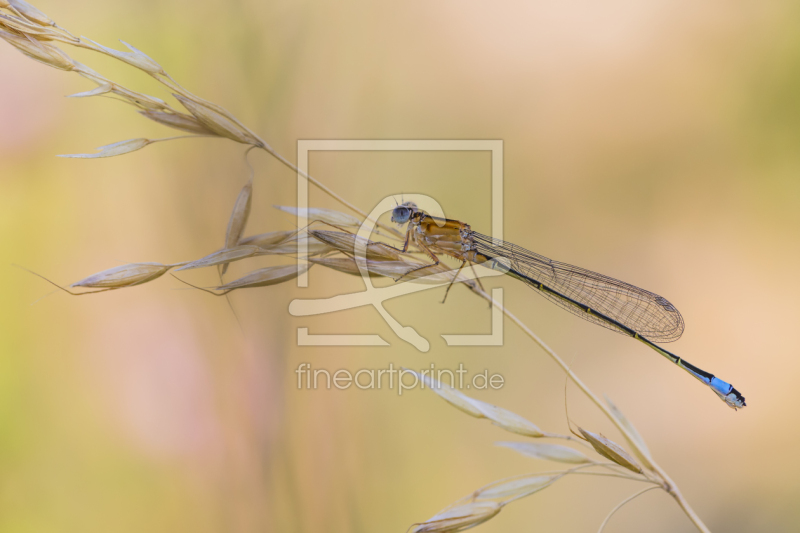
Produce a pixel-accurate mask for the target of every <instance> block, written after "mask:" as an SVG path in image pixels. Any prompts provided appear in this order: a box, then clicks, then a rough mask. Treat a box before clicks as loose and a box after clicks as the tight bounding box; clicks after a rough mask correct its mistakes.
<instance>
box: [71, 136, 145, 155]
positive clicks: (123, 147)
mask: <svg viewBox="0 0 800 533" xmlns="http://www.w3.org/2000/svg"><path fill="white" fill-rule="evenodd" d="M153 142H155V141H151V140H150V139H128V140H127V141H120V142H116V143H113V144H107V145H105V146H101V147H100V148H98V150H99V152H98V153H96V154H64V155H60V156H58V157H68V158H73V159H98V158H101V157H114V156H118V155H123V154H129V153H131V152H135V151H136V150H141V149H142V148H144V147H145V146H147V145H148V144H152V143H153Z"/></svg>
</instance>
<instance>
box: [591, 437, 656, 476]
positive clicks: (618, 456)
mask: <svg viewBox="0 0 800 533" xmlns="http://www.w3.org/2000/svg"><path fill="white" fill-rule="evenodd" d="M578 430H579V431H580V432H581V435H583V437H584V438H585V439H586V440H587V441H589V444H591V445H592V448H594V449H595V451H596V452H597V453H599V454H600V455H602V456H603V457H605V458H606V459H609V460H611V461H614V462H615V463H617V464H618V465H620V466H623V467H625V468H627V469H628V470H630V471H631V472H636V473H637V474H641V473H642V467H641V466H639V463H637V462H636V459H634V458H633V457H632V456H631V455H630V454H629V453H628V452H626V451H625V450H624V449H623V448H622V446H620V445H619V444H617V443H616V442H613V441H610V440H608V439H607V438H605V437H604V436H603V435H600V434H599V433H592V432H591V431H586V430H585V429H581V428H578Z"/></svg>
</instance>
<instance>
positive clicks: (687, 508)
mask: <svg viewBox="0 0 800 533" xmlns="http://www.w3.org/2000/svg"><path fill="white" fill-rule="evenodd" d="M473 292H475V293H476V294H478V295H479V296H480V297H482V298H483V299H484V300H486V301H488V302H489V303H490V304H492V305H496V306H497V307H498V308H499V309H500V310H501V311H502V312H503V314H504V315H505V316H506V317H508V318H509V319H510V320H511V321H512V322H514V323H515V324H516V325H517V326H518V327H519V328H520V329H521V330H522V331H523V332H524V333H525V334H526V335H527V336H528V337H530V338H531V340H533V342H535V343H536V344H538V345H539V347H540V348H541V349H542V350H544V351H545V353H546V354H547V355H548V356H550V358H551V359H552V360H553V361H555V362H556V364H557V365H558V366H560V367H561V369H562V370H563V371H564V373H565V374H566V375H567V376H568V377H569V379H570V380H572V382H573V383H575V385H577V386H578V388H579V389H580V390H581V392H583V393H584V394H585V395H586V396H587V397H588V398H589V399H590V400H592V402H594V404H595V405H596V406H597V407H598V409H600V411H602V412H603V414H605V415H606V417H608V419H609V420H611V422H612V423H613V424H614V426H616V428H617V429H618V430H619V431H620V433H622V434H623V435H624V436H625V438H626V440H628V441H629V443H630V445H631V446H633V447H635V448H637V450H638V451H639V452H640V453H645V452H644V451H643V450H642V449H641V447H640V445H639V444H638V443H637V442H636V438H635V437H634V436H633V435H632V434H631V433H630V432H629V431H628V429H627V428H626V427H625V426H624V425H623V424H622V423H620V422H619V421H618V420H617V419H616V417H614V415H613V413H612V412H611V409H610V408H609V407H608V406H606V404H605V403H603V402H602V401H600V398H598V397H597V396H596V395H595V394H594V393H593V392H592V391H591V390H590V389H589V387H587V386H586V384H585V383H584V382H583V381H581V379H580V378H579V377H578V376H577V375H576V374H575V372H573V371H572V369H571V368H570V367H569V365H568V364H567V363H566V362H565V361H564V360H563V359H561V357H559V355H558V354H557V353H556V352H555V351H554V350H553V349H552V348H550V346H548V345H547V344H546V343H545V342H544V341H543V340H542V339H541V338H540V337H539V336H538V335H536V333H534V332H533V331H532V330H531V329H530V328H529V327H528V326H526V325H525V323H524V322H522V321H521V320H520V319H519V318H517V317H516V315H514V314H513V313H512V312H511V311H509V310H508V309H506V308H505V307H504V306H503V305H501V304H500V303H498V302H497V301H495V299H494V298H492V297H491V296H490V295H489V294H487V293H486V292H484V291H482V290H481V289H479V288H476V289H474V290H473ZM650 466H651V467H652V469H653V471H655V472H656V473H657V474H658V475H659V476H660V477H661V479H662V480H663V481H664V486H663V488H664V490H665V491H666V492H667V493H668V494H669V495H670V496H672V498H673V499H674V500H675V501H676V502H677V503H678V505H679V506H680V508H681V509H682V510H683V512H684V513H685V514H686V516H688V517H689V520H691V521H692V523H693V524H694V525H695V527H696V528H697V529H698V530H700V531H702V532H703V533H711V530H709V529H708V527H706V525H705V524H704V523H703V521H702V520H701V519H700V517H699V516H697V513H695V512H694V509H692V507H691V505H689V502H688V501H686V498H684V497H683V494H681V492H680V490H679V489H678V487H677V485H676V484H675V482H674V481H672V479H671V478H670V477H669V476H668V475H667V473H666V472H665V471H664V469H662V468H661V467H660V466H659V465H658V464H657V463H656V462H655V461H653V460H652V459H651V460H650Z"/></svg>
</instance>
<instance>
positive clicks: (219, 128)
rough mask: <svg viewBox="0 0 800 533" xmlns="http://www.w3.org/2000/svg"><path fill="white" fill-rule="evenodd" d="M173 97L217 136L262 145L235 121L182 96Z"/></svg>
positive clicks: (175, 95)
mask: <svg viewBox="0 0 800 533" xmlns="http://www.w3.org/2000/svg"><path fill="white" fill-rule="evenodd" d="M173 96H174V97H175V98H177V99H178V101H179V102H180V103H181V104H183V107H185V108H186V109H187V110H188V111H189V113H191V114H192V115H194V116H195V117H196V118H197V120H199V121H200V122H201V123H202V124H204V125H205V126H206V127H207V128H208V129H210V130H211V131H213V132H214V133H216V134H217V135H219V136H221V137H227V138H228V139H231V140H233V141H236V142H240V143H243V144H252V145H256V146H259V145H260V143H259V141H258V140H257V139H256V138H255V137H253V136H252V135H251V134H250V133H248V132H247V131H246V130H245V129H244V128H242V127H241V126H239V125H238V124H237V123H236V121H234V120H233V119H231V118H229V117H226V116H225V115H223V114H222V113H219V112H217V111H216V110H214V109H211V108H209V107H208V106H206V105H203V104H200V103H198V102H195V101H193V100H190V99H189V98H187V97H185V96H182V95H180V94H174V95H173Z"/></svg>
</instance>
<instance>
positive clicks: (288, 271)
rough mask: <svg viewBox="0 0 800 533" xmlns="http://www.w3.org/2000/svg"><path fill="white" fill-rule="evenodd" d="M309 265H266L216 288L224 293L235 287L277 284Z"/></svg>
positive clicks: (305, 269) (243, 287) (305, 270)
mask: <svg viewBox="0 0 800 533" xmlns="http://www.w3.org/2000/svg"><path fill="white" fill-rule="evenodd" d="M309 268H310V265H307V264H306V265H301V266H300V267H299V268H298V266H297V265H289V266H273V267H266V268H262V269H259V270H256V271H254V272H251V273H249V274H247V275H246V276H244V277H241V278H239V279H237V280H234V281H231V282H230V283H226V284H225V285H221V286H219V287H217V288H216V290H218V291H223V294H226V293H228V292H230V291H233V290H236V289H251V288H254V287H268V286H270V285H278V284H279V283H283V282H284V281H289V280H293V279H295V278H296V277H297V276H299V275H300V274H303V273H304V272H307V271H308V269H309Z"/></svg>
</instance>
